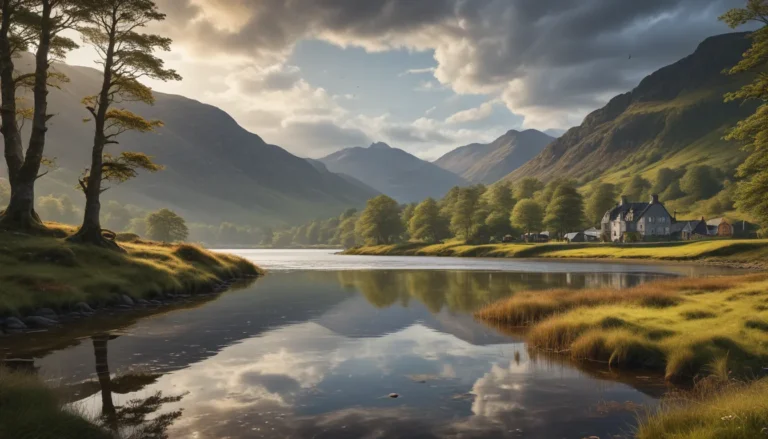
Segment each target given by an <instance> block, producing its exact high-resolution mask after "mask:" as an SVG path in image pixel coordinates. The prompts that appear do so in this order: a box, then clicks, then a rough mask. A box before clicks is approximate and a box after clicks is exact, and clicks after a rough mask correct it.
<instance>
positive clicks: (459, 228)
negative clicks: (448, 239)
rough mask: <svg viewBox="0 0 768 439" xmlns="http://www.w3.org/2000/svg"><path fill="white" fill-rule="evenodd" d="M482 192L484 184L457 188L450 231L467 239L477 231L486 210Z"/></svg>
mask: <svg viewBox="0 0 768 439" xmlns="http://www.w3.org/2000/svg"><path fill="white" fill-rule="evenodd" d="M484 192H485V186H482V185H477V186H472V187H465V188H461V189H460V190H459V193H458V198H457V200H456V203H455V204H454V206H453V214H452V215H451V231H452V232H453V234H454V235H456V236H457V237H459V238H462V239H464V240H466V241H469V240H471V239H472V238H473V237H474V236H475V234H476V233H477V232H478V231H479V227H480V226H482V225H485V217H486V215H487V210H486V206H485V203H484V200H483V199H482V195H483V193H484Z"/></svg>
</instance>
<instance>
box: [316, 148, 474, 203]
mask: <svg viewBox="0 0 768 439" xmlns="http://www.w3.org/2000/svg"><path fill="white" fill-rule="evenodd" d="M320 162H322V163H323V164H324V165H325V166H327V168H328V169H329V170H330V171H331V172H336V173H340V174H345V175H348V176H350V177H352V178H356V179H357V180H360V181H364V182H365V183H366V184H367V185H369V186H371V187H372V188H374V189H376V190H377V191H379V192H382V193H384V194H387V195H389V196H390V197H392V198H394V199H396V200H397V201H399V202H401V203H411V202H418V201H422V200H424V199H425V198H427V197H433V198H440V197H442V196H443V195H445V194H446V193H447V192H448V191H449V190H450V189H451V188H452V187H454V186H466V185H467V184H469V183H468V182H467V181H466V180H464V179H463V178H461V177H459V176H458V175H456V174H454V173H452V172H449V171H446V170H445V169H442V168H440V167H439V166H437V165H434V164H432V163H429V162H425V161H424V160H421V159H420V158H418V157H416V156H413V155H411V154H408V153H407V152H405V151H403V150H402V149H397V148H392V147H391V146H389V145H387V144H386V143H381V142H379V143H374V144H372V145H371V146H369V147H368V148H362V147H355V148H347V149H342V150H341V151H337V152H335V153H333V154H331V155H329V156H326V157H323V158H321V159H320Z"/></svg>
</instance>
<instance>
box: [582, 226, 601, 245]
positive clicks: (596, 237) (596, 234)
mask: <svg viewBox="0 0 768 439" xmlns="http://www.w3.org/2000/svg"><path fill="white" fill-rule="evenodd" d="M584 235H586V238H587V242H599V241H600V238H601V237H602V232H601V231H600V230H599V229H598V228H596V227H592V228H590V229H587V230H585V231H584Z"/></svg>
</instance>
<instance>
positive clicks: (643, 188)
mask: <svg viewBox="0 0 768 439" xmlns="http://www.w3.org/2000/svg"><path fill="white" fill-rule="evenodd" d="M650 188H651V183H650V182H649V181H648V180H646V179H644V178H643V177H641V176H640V175H635V176H634V177H632V179H631V180H629V182H628V183H627V185H626V186H625V187H624V190H623V191H622V196H625V197H627V198H629V201H633V202H636V201H640V200H644V199H646V198H649V197H648V190H649V189H650Z"/></svg>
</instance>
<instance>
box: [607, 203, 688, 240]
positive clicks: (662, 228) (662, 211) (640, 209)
mask: <svg viewBox="0 0 768 439" xmlns="http://www.w3.org/2000/svg"><path fill="white" fill-rule="evenodd" d="M672 223H673V219H672V215H670V214H669V212H668V211H667V209H666V208H665V207H664V204H663V203H662V202H660V201H659V196H658V195H652V196H651V199H650V201H649V202H647V203H630V202H629V201H628V200H627V197H621V203H620V204H618V205H617V206H616V207H614V208H613V209H611V210H609V211H608V212H606V213H605V215H604V216H603V220H602V221H601V224H600V225H601V234H602V235H606V236H610V239H611V241H613V242H620V241H624V240H625V239H627V234H636V235H637V236H639V237H640V238H641V239H658V238H669V236H670V234H671V232H672V230H671V227H672Z"/></svg>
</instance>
